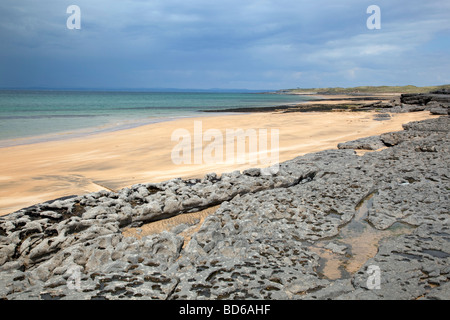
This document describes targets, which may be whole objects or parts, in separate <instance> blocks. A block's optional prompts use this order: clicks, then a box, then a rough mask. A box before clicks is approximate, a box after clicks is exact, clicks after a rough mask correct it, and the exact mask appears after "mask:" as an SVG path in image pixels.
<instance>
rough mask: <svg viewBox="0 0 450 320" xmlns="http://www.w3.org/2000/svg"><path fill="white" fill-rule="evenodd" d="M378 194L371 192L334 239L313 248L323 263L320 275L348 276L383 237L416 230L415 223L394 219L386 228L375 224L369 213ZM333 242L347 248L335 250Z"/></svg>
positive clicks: (340, 277)
mask: <svg viewBox="0 0 450 320" xmlns="http://www.w3.org/2000/svg"><path fill="white" fill-rule="evenodd" d="M375 196H376V192H373V193H371V194H369V195H368V196H367V197H365V198H364V199H363V200H362V201H361V203H360V204H359V205H357V206H356V208H355V210H356V213H355V216H354V217H353V219H352V220H351V221H350V222H349V223H347V224H346V225H344V226H343V227H341V229H340V232H339V235H338V236H336V237H335V238H333V239H331V240H330V239H328V240H322V241H318V242H317V243H315V244H314V245H313V246H312V247H311V248H310V249H311V250H312V251H313V252H315V253H316V254H317V255H319V257H320V260H319V264H320V266H319V268H318V269H317V272H318V273H319V274H320V275H322V276H323V277H325V278H327V279H330V280H336V279H343V278H349V277H350V275H351V274H353V273H355V272H357V271H358V270H359V269H360V268H361V267H362V266H363V265H364V264H365V263H366V261H367V260H368V259H370V258H373V257H374V256H375V255H376V254H377V252H378V244H379V243H380V241H381V240H382V239H384V238H388V237H396V236H400V235H403V234H410V233H412V232H413V230H414V229H415V227H413V226H411V225H407V224H404V223H401V222H396V223H394V224H393V225H392V226H391V227H390V228H388V229H386V230H378V229H376V228H374V227H372V226H371V225H370V223H369V222H368V221H367V217H368V214H369V211H370V210H371V208H372V204H373V199H374V197H375ZM330 243H332V244H333V245H334V246H336V245H337V246H345V247H346V250H345V251H344V252H342V251H341V252H339V251H338V250H333V249H332V246H330ZM330 248H331V249H330Z"/></svg>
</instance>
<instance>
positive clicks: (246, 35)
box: [0, 0, 450, 90]
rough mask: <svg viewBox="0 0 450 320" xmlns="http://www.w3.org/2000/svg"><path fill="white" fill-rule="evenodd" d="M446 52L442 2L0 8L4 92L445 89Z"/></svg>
mask: <svg viewBox="0 0 450 320" xmlns="http://www.w3.org/2000/svg"><path fill="white" fill-rule="evenodd" d="M70 5H77V6H78V7H79V8H80V21H81V25H80V26H81V29H69V28H68V27H67V23H66V22H67V20H68V19H69V18H70V16H71V14H70V13H67V8H68V7H69V6H70ZM370 5H377V6H378V7H379V8H380V23H381V24H380V27H381V28H380V29H369V28H368V27H367V20H368V19H369V18H370V17H371V15H372V14H371V13H367V8H368V7H369V6H370ZM449 54H450V1H448V0H427V1H423V0H408V1H400V0H399V1H397V0H370V1H365V0H348V1H345V0H342V1H337V0H314V1H309V0H308V1H303V0H276V1H269V0H189V1H188V0H185V1H180V0H147V1H145V0H69V1H67V0H53V1H47V0H40V1H35V0H2V1H1V2H0V87H2V88H28V87H42V88H112V89H113V88H129V89H135V88H192V89H209V88H221V89H250V90H277V89H288V88H298V87H300V88H315V87H352V86H361V85H410V84H411V85H416V86H426V85H440V84H449V83H450V59H449Z"/></svg>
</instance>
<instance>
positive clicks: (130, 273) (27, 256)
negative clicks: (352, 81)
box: [0, 116, 450, 299]
mask: <svg viewBox="0 0 450 320" xmlns="http://www.w3.org/2000/svg"><path fill="white" fill-rule="evenodd" d="M449 125H450V121H449V118H448V116H444V117H440V118H438V119H433V120H426V121H420V122H413V123H409V124H405V126H404V129H405V130H404V131H400V132H393V133H388V134H383V135H381V136H377V137H370V138H366V139H359V141H356V142H355V141H353V142H348V143H344V144H343V145H342V146H341V147H343V148H342V149H338V150H326V151H322V152H317V153H311V154H307V155H305V156H302V157H298V158H295V159H292V160H290V161H286V162H284V163H281V164H280V171H279V172H278V173H277V174H276V175H272V176H264V175H262V174H261V171H260V170H259V169H257V168H253V169H249V170H246V171H244V172H243V173H240V172H238V171H236V172H232V173H225V174H222V175H221V176H219V175H217V174H209V175H207V176H205V178H204V179H196V180H182V179H173V180H170V181H166V182H163V183H156V184H142V185H135V186H133V187H131V188H125V189H123V190H120V191H118V192H109V191H100V192H96V193H91V194H85V195H82V196H77V197H72V198H67V199H59V200H55V201H53V202H50V203H43V204H38V205H35V206H33V207H30V208H26V209H23V210H20V211H17V212H14V213H12V214H10V215H7V216H4V217H1V218H0V298H3V299H418V298H423V299H449V298H450V285H449V282H448V279H449V278H450V242H449V241H450V226H449V211H450V210H449V203H450V202H449V190H450V184H449V179H450V174H449V167H448V165H449V163H450V153H449V146H450V143H449V142H450V141H449V140H450V137H449ZM380 146H384V147H387V148H385V149H383V150H382V151H377V152H372V153H367V154H365V155H364V156H358V155H356V153H355V151H354V149H359V148H366V149H379V147H380ZM374 190H376V193H374ZM368 194H373V197H372V200H371V201H372V202H371V207H370V209H369V210H368V213H367V218H366V219H367V221H368V222H369V225H370V227H371V228H376V229H380V230H385V229H388V228H391V227H393V226H395V225H396V224H397V223H403V224H408V225H410V226H414V227H415V228H414V230H413V231H412V233H410V234H408V235H401V236H397V237H393V238H387V239H384V240H383V241H381V242H380V243H379V248H378V253H377V254H376V255H375V256H374V257H373V258H370V259H368V260H367V262H366V263H365V264H364V265H363V266H362V267H361V268H360V269H359V270H358V271H357V272H355V273H353V274H349V275H347V277H345V278H342V279H337V280H330V279H328V278H326V277H324V275H323V274H322V273H320V272H319V271H318V270H320V260H321V258H320V257H319V256H318V255H317V254H316V253H315V252H313V251H311V245H314V244H316V243H318V242H325V243H326V242H327V241H328V242H330V244H329V245H327V247H329V248H339V246H338V245H336V243H335V242H332V241H336V240H338V239H339V236H340V230H341V229H342V228H343V227H344V226H345V225H347V224H349V222H350V221H352V219H354V217H355V213H356V211H357V209H358V206H359V204H361V202H362V201H363V200H364V199H366V198H367V195H368ZM215 205H220V207H219V209H218V210H217V211H216V212H215V213H214V214H212V215H210V216H209V217H207V218H206V219H205V221H204V222H203V224H202V225H201V226H199V228H198V230H196V231H195V230H194V233H193V235H192V237H190V238H189V239H186V238H184V237H183V236H182V233H180V230H184V229H185V228H174V229H172V230H171V231H164V232H161V233H159V234H154V235H152V236H147V237H143V238H142V239H140V240H138V239H135V238H130V237H124V236H123V234H122V231H123V230H124V228H126V227H128V226H131V225H141V224H143V223H149V222H152V221H156V220H159V219H163V218H167V217H171V216H174V215H179V214H183V213H187V212H194V211H198V210H202V209H205V208H209V207H212V206H215ZM344 249H345V251H344V253H345V252H347V248H346V247H344ZM350 249H351V248H349V251H348V252H350V253H351V250H350ZM335 251H336V249H335ZM346 254H347V253H346ZM373 265H375V266H378V267H379V269H380V270H381V274H380V281H381V283H380V289H370V288H369V287H368V278H369V273H368V272H367V271H368V269H369V266H373Z"/></svg>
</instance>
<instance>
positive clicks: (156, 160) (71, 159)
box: [0, 112, 435, 215]
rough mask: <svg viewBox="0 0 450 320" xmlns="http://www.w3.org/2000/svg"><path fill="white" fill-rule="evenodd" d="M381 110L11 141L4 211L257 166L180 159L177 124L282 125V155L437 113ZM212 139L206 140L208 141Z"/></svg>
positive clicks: (5, 155)
mask: <svg viewBox="0 0 450 320" xmlns="http://www.w3.org/2000/svg"><path fill="white" fill-rule="evenodd" d="M373 115H374V113H373V112H320V113H319V112H311V113H289V114H282V113H255V114H244V115H221V116H212V117H200V118H197V119H194V118H184V119H179V120H174V121H169V122H162V123H156V124H150V125H145V126H141V127H137V128H133V129H127V130H122V131H116V132H108V133H100V134H96V135H92V136H86V137H79V138H73V139H67V140H61V141H49V142H42V143H36V144H29V145H22V146H15V147H6V148H1V151H0V215H5V214H8V213H11V212H14V211H16V210H19V209H21V208H24V207H27V206H31V205H33V204H36V203H40V202H44V201H49V200H52V199H56V198H59V197H64V196H70V195H79V194H84V193H88V192H95V191H99V190H102V189H108V190H113V191H114V190H118V189H121V188H124V187H127V186H131V185H133V184H137V183H148V182H161V181H165V180H169V179H172V178H177V177H182V178H194V177H196V178H197V177H203V176H204V175H205V174H206V173H210V172H216V173H223V172H230V171H233V170H244V169H247V168H251V167H261V166H260V165H252V164H248V163H244V164H235V163H215V164H204V163H203V164H191V165H176V164H174V163H173V161H172V159H171V152H172V150H173V148H174V147H175V146H176V144H177V142H174V141H172V140H171V135H172V133H173V132H174V131H175V130H176V129H180V128H181V129H186V130H188V131H189V132H190V133H191V135H193V133H194V121H195V120H197V121H202V127H203V128H202V129H203V132H205V131H206V130H208V129H217V130H220V131H221V132H223V134H224V135H225V131H226V129H244V130H246V129H249V128H252V129H264V128H265V129H278V130H279V146H280V150H279V160H280V162H282V161H286V160H289V159H292V158H295V157H297V156H300V155H304V154H306V153H310V152H316V151H320V150H325V149H335V148H336V146H337V144H338V143H340V142H345V141H349V140H354V139H357V138H361V137H367V136H371V135H378V134H381V133H384V132H390V131H398V130H402V124H403V123H407V122H410V121H416V120H424V119H429V118H433V117H435V116H432V115H430V113H429V112H415V113H403V114H393V115H392V117H391V118H390V119H389V120H385V121H375V120H374V119H373ZM207 145H208V142H204V144H203V147H205V146H207Z"/></svg>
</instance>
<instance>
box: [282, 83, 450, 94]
mask: <svg viewBox="0 0 450 320" xmlns="http://www.w3.org/2000/svg"><path fill="white" fill-rule="evenodd" d="M439 89H449V90H450V84H446V85H440V86H429V87H416V86H411V85H409V86H362V87H353V88H309V89H303V88H297V89H287V90H280V91H279V93H286V94H294V93H296V94H301V93H303V94H311V93H316V94H371V93H427V92H430V91H435V90H439Z"/></svg>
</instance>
